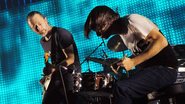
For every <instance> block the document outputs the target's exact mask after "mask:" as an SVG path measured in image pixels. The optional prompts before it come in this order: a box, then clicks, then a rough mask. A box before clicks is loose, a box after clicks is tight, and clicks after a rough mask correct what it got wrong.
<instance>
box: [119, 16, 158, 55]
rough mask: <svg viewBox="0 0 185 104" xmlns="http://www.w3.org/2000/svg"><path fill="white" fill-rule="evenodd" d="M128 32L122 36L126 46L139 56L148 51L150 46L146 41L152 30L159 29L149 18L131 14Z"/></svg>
mask: <svg viewBox="0 0 185 104" xmlns="http://www.w3.org/2000/svg"><path fill="white" fill-rule="evenodd" d="M128 22H129V24H128V26H127V27H128V32H127V34H122V35H120V36H121V38H122V40H123V42H124V43H125V45H126V46H127V47H128V49H130V50H131V51H132V53H133V54H134V55H138V54H140V53H141V52H143V51H145V49H147V46H148V45H149V44H148V42H146V41H145V40H144V39H145V38H146V36H147V35H148V34H149V33H150V32H151V30H152V29H154V28H156V29H157V30H159V28H158V27H157V26H156V25H155V24H154V23H153V22H152V21H150V20H149V19H148V18H146V17H144V16H141V15H139V14H131V15H129V16H128Z"/></svg>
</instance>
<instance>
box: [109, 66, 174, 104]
mask: <svg viewBox="0 0 185 104" xmlns="http://www.w3.org/2000/svg"><path fill="white" fill-rule="evenodd" d="M176 77H177V71H176V69H170V68H168V67H163V66H153V67H148V68H145V69H141V70H139V71H138V72H137V73H136V74H135V75H133V76H131V77H129V78H127V79H124V80H120V81H117V82H116V83H115V85H114V90H113V95H114V104H133V100H134V99H138V98H142V97H144V96H146V95H147V94H148V93H150V92H152V91H156V90H159V89H161V88H165V87H167V86H169V85H171V84H173V83H174V82H175V81H176Z"/></svg>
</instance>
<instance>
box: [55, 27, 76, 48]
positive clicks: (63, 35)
mask: <svg viewBox="0 0 185 104" xmlns="http://www.w3.org/2000/svg"><path fill="white" fill-rule="evenodd" d="M58 35H59V44H60V45H61V46H62V49H65V48H67V47H69V46H70V45H71V44H73V37H72V35H71V33H70V32H69V31H67V30H66V29H63V28H59V29H58Z"/></svg>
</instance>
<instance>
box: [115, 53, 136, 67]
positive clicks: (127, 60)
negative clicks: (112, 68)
mask: <svg viewBox="0 0 185 104" xmlns="http://www.w3.org/2000/svg"><path fill="white" fill-rule="evenodd" d="M117 65H118V66H122V67H124V68H125V70H127V71H129V70H131V69H132V68H133V67H134V66H135V65H134V62H133V60H132V59H131V58H128V57H126V56H124V58H123V59H122V61H121V62H119V63H117Z"/></svg>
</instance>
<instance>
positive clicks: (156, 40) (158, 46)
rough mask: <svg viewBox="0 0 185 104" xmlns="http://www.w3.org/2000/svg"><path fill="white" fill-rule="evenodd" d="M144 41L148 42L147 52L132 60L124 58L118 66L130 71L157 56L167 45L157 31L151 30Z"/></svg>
mask: <svg viewBox="0 0 185 104" xmlns="http://www.w3.org/2000/svg"><path fill="white" fill-rule="evenodd" d="M145 40H146V41H149V42H150V47H149V49H148V50H147V51H145V52H143V53H141V54H139V55H138V56H136V57H134V58H127V57H125V58H124V59H123V61H122V62H121V63H118V65H121V66H123V67H124V68H125V69H126V70H131V69H132V68H133V67H134V66H136V65H138V64H141V63H143V62H144V61H146V60H148V59H150V58H152V57H154V56H155V55H157V54H158V53H159V52H160V51H161V50H162V49H163V48H165V47H166V46H167V45H168V42H167V40H166V38H165V37H164V36H163V35H162V34H161V33H160V32H159V31H158V30H157V29H153V30H152V31H151V32H150V33H149V34H148V35H147V37H146V39H145Z"/></svg>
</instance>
